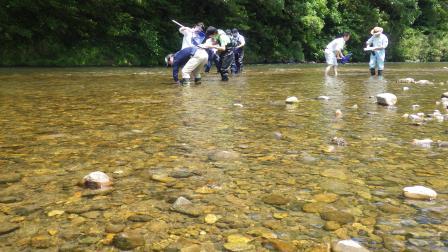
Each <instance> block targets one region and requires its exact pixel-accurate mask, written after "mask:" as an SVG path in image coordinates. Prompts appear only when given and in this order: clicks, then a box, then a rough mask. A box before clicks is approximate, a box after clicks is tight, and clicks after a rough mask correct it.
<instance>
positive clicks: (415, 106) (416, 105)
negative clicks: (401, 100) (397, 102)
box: [412, 104, 420, 110]
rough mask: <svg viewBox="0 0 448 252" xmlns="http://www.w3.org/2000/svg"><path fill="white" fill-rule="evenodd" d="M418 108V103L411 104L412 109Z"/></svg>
mask: <svg viewBox="0 0 448 252" xmlns="http://www.w3.org/2000/svg"><path fill="white" fill-rule="evenodd" d="M419 108H420V105H418V104H414V105H412V109H413V110H417V109H419Z"/></svg>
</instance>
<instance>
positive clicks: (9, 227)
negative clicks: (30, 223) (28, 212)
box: [0, 222, 20, 235]
mask: <svg viewBox="0 0 448 252" xmlns="http://www.w3.org/2000/svg"><path fill="white" fill-rule="evenodd" d="M19 228H20V226H19V225H17V224H11V223H8V222H0V235H4V234H9V233H11V232H14V231H16V230H17V229H19Z"/></svg>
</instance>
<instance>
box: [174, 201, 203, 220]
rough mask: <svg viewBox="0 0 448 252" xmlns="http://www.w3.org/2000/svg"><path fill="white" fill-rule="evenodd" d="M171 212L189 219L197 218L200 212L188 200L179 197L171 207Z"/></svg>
mask: <svg viewBox="0 0 448 252" xmlns="http://www.w3.org/2000/svg"><path fill="white" fill-rule="evenodd" d="M171 210H172V211H174V212H178V213H181V214H185V215H188V216H191V217H199V216H200V215H201V211H200V210H199V209H198V208H197V207H196V206H195V205H194V204H193V203H192V202H191V201H189V200H188V199H186V198H184V197H179V198H177V200H176V201H175V202H174V203H173V205H172V206H171Z"/></svg>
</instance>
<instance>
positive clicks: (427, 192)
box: [403, 186, 437, 200]
mask: <svg viewBox="0 0 448 252" xmlns="http://www.w3.org/2000/svg"><path fill="white" fill-rule="evenodd" d="M403 193H404V196H405V197H407V198H410V199H419V200H432V199H435V198H436V197H437V193H436V191H434V190H432V189H431V188H428V187H424V186H409V187H405V188H403Z"/></svg>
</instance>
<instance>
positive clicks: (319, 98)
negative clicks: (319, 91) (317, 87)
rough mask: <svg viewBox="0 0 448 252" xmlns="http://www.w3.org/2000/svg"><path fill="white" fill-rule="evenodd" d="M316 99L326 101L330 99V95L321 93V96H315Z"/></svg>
mask: <svg viewBox="0 0 448 252" xmlns="http://www.w3.org/2000/svg"><path fill="white" fill-rule="evenodd" d="M316 99H317V100H323V101H328V100H330V96H326V95H321V96H319V97H317V98H316Z"/></svg>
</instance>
